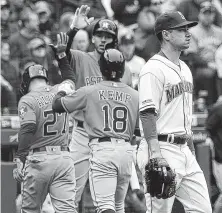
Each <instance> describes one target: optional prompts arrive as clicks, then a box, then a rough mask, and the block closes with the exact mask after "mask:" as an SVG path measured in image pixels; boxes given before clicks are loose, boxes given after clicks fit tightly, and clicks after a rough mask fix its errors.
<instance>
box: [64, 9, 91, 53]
mask: <svg viewBox="0 0 222 213" xmlns="http://www.w3.org/2000/svg"><path fill="white" fill-rule="evenodd" d="M89 11H90V7H88V6H87V5H82V6H81V7H80V8H77V9H76V12H75V15H74V18H73V21H72V23H71V25H70V29H69V30H68V32H67V35H68V36H69V40H68V44H67V48H66V54H67V55H70V48H71V46H72V42H73V39H74V37H75V35H76V33H77V32H78V31H79V29H84V28H85V27H87V26H88V25H90V24H91V23H92V21H93V20H94V18H93V17H92V18H88V17H87V15H88V13H89Z"/></svg>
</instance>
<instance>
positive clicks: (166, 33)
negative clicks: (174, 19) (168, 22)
mask: <svg viewBox="0 0 222 213" xmlns="http://www.w3.org/2000/svg"><path fill="white" fill-rule="evenodd" d="M162 36H163V38H164V39H166V40H169V32H168V31H167V30H163V31H162Z"/></svg>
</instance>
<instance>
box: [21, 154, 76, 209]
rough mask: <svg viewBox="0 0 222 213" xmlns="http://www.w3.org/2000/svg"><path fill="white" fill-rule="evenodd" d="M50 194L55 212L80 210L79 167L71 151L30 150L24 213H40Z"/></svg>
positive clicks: (24, 189)
mask: <svg viewBox="0 0 222 213" xmlns="http://www.w3.org/2000/svg"><path fill="white" fill-rule="evenodd" d="M48 193H49V194H50V197H51V201H52V205H53V207H54V209H55V212H59V213H73V212H76V211H75V208H76V206H75V169H74V164H73V160H72V158H71V156H70V153H69V152H67V151H60V150H51V151H44V152H36V153H32V152H30V154H29V155H28V156H27V160H26V163H25V168H24V181H23V182H22V192H21V194H22V211H21V212H22V213H40V212H41V208H42V205H43V202H44V201H45V198H46V196H47V194H48Z"/></svg>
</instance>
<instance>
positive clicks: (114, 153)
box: [61, 81, 138, 212]
mask: <svg viewBox="0 0 222 213" xmlns="http://www.w3.org/2000/svg"><path fill="white" fill-rule="evenodd" d="M61 101H62V104H63V107H64V109H66V111H67V112H69V113H71V112H73V111H74V110H83V113H84V121H85V129H86V132H87V133H88V135H89V141H90V142H89V146H90V148H91V152H92V157H91V159H90V176H89V179H90V189H91V195H92V198H93V201H94V205H95V206H96V207H97V212H101V211H103V210H105V209H113V210H115V211H116V212H124V198H125V195H126V192H127V189H128V184H129V180H130V176H131V170H132V161H133V156H132V151H133V150H132V147H131V144H130V142H129V141H130V140H131V138H132V135H133V132H134V129H135V127H136V123H137V118H138V92H137V91H135V90H134V89H132V88H131V87H129V86H127V85H125V84H123V83H120V82H118V83H117V82H111V81H102V82H100V83H98V84H96V85H93V86H89V87H82V88H80V89H79V90H77V91H76V93H75V94H73V95H71V96H66V97H63V98H62V99H61Z"/></svg>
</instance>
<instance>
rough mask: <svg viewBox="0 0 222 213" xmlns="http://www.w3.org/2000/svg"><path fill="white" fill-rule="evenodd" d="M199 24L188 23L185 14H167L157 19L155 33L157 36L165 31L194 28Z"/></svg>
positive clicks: (194, 22) (176, 12)
mask: <svg viewBox="0 0 222 213" xmlns="http://www.w3.org/2000/svg"><path fill="white" fill-rule="evenodd" d="M197 24H198V22H196V21H187V20H186V18H185V17H184V16H183V14H182V13H181V12H179V11H173V12H165V13H163V14H161V15H160V16H159V17H157V19H156V23H155V27H154V30H155V33H156V35H157V34H158V33H160V32H162V31H163V30H172V29H177V28H180V27H185V26H188V27H194V26H196V25H197Z"/></svg>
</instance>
